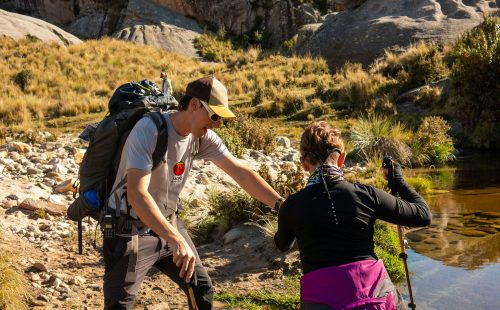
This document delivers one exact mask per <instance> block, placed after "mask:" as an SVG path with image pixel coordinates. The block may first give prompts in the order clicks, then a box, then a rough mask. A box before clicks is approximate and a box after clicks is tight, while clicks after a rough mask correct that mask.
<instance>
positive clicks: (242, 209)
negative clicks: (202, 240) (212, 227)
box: [208, 187, 269, 233]
mask: <svg viewBox="0 0 500 310" xmlns="http://www.w3.org/2000/svg"><path fill="white" fill-rule="evenodd" d="M208 201H209V203H210V205H211V206H212V209H211V210H210V213H209V215H213V216H214V217H215V218H216V219H217V227H218V229H219V231H220V232H221V233H225V232H226V231H228V230H229V229H230V228H231V227H233V226H234V225H236V224H239V223H244V222H248V221H254V222H256V221H258V220H259V219H261V218H262V214H265V213H266V212H268V211H269V208H268V207H267V206H265V205H264V204H262V203H261V202H259V201H257V200H254V199H252V198H251V197H250V196H249V195H248V194H247V193H245V192H244V191H242V190H241V189H240V188H236V187H233V188H230V189H229V191H227V192H224V193H221V192H217V191H210V192H209V194H208Z"/></svg>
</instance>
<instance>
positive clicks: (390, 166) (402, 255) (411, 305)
mask: <svg viewBox="0 0 500 310" xmlns="http://www.w3.org/2000/svg"><path fill="white" fill-rule="evenodd" d="M382 167H383V168H387V169H388V170H389V171H388V172H389V173H391V175H390V176H389V175H388V178H389V177H392V178H394V162H393V161H392V158H391V157H390V156H384V161H383V162H382ZM391 194H392V195H393V196H394V197H398V193H397V192H396V189H395V188H394V186H392V187H391ZM398 237H399V247H400V249H401V252H400V253H399V258H401V259H402V260H403V265H404V268H405V276H406V283H407V284H408V294H409V295H410V302H409V303H408V307H409V308H410V309H416V308H417V305H415V301H414V300H413V290H412V289H411V282H410V272H409V271H408V262H407V259H408V254H406V247H405V242H404V234H403V227H401V225H398Z"/></svg>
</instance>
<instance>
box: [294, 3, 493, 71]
mask: <svg viewBox="0 0 500 310" xmlns="http://www.w3.org/2000/svg"><path fill="white" fill-rule="evenodd" d="M495 11H496V12H498V2H497V3H494V2H492V1H487V0H478V1H468V2H462V1H459V0H448V1H439V2H437V1H434V0H421V1H417V2H415V1H413V0H402V1H401V0H367V1H366V2H364V3H363V4H361V6H360V7H359V8H357V9H356V10H352V11H343V12H340V13H339V14H337V15H335V16H329V18H326V20H325V22H324V23H323V24H322V25H321V26H320V27H317V26H315V27H316V28H317V29H316V30H315V31H314V33H313V34H312V35H308V36H307V37H306V36H304V34H302V35H300V34H299V36H298V39H297V44H296V47H295V52H297V53H299V54H303V55H305V54H311V55H314V56H322V57H324V58H325V59H326V60H327V62H328V64H329V66H330V67H331V68H332V69H335V68H339V67H341V66H342V65H344V63H345V62H347V61H350V62H359V63H362V64H364V65H368V64H370V63H371V62H372V61H373V60H374V59H375V58H377V57H380V56H382V55H383V54H384V50H386V49H392V50H402V49H404V48H406V47H408V46H409V45H410V44H411V43H413V42H416V41H419V40H424V41H431V40H433V41H436V42H438V43H445V42H452V41H454V40H455V39H456V37H457V35H458V34H460V33H462V32H464V31H465V30H468V29H471V28H472V27H474V26H476V25H477V24H479V23H480V22H481V21H482V20H483V14H482V12H487V13H488V12H489V13H492V12H495ZM310 30H311V28H309V31H310Z"/></svg>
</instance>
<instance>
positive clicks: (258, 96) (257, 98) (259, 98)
mask: <svg viewBox="0 0 500 310" xmlns="http://www.w3.org/2000/svg"><path fill="white" fill-rule="evenodd" d="M263 97H264V92H263V91H262V88H260V87H257V89H256V90H255V95H254V96H253V98H252V106H256V105H259V104H261V103H262V102H263Z"/></svg>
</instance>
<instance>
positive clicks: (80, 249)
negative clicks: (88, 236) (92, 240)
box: [78, 220, 83, 255]
mask: <svg viewBox="0 0 500 310" xmlns="http://www.w3.org/2000/svg"><path fill="white" fill-rule="evenodd" d="M78 254H80V255H82V254H83V228H82V220H79V221H78Z"/></svg>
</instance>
